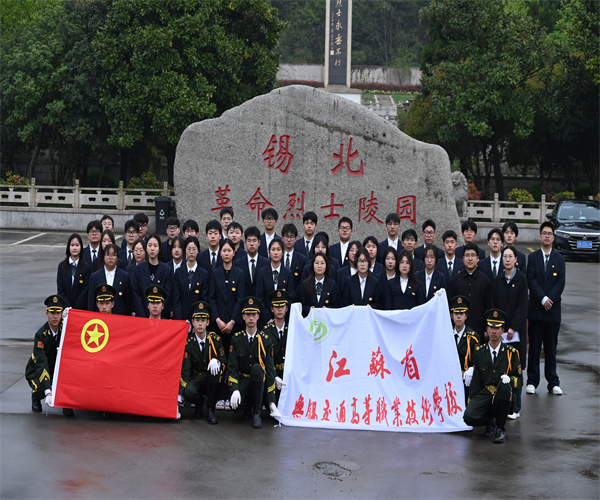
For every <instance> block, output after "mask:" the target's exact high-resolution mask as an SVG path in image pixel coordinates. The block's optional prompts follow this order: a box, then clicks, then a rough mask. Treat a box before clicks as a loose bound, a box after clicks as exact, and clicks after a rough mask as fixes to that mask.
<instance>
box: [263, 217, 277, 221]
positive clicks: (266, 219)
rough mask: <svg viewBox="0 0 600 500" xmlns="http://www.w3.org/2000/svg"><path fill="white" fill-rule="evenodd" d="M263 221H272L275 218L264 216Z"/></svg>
mask: <svg viewBox="0 0 600 500" xmlns="http://www.w3.org/2000/svg"><path fill="white" fill-rule="evenodd" d="M263 220H264V221H268V222H273V221H274V220H275V219H274V218H273V217H265V218H264V219H263Z"/></svg>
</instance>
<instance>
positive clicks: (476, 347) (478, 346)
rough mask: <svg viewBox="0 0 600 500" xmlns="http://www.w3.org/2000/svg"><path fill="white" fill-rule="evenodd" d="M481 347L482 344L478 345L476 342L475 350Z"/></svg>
mask: <svg viewBox="0 0 600 500" xmlns="http://www.w3.org/2000/svg"><path fill="white" fill-rule="evenodd" d="M482 347H483V346H482V345H479V344H477V345H476V346H475V350H476V351H479V349H481V348H482Z"/></svg>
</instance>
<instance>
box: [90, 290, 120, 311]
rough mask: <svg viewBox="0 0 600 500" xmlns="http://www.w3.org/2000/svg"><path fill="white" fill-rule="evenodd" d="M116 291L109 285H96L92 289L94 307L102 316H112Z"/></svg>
mask: <svg viewBox="0 0 600 500" xmlns="http://www.w3.org/2000/svg"><path fill="white" fill-rule="evenodd" d="M116 293H117V291H116V290H115V289H114V288H113V287H112V286H110V285H98V286H97V287H96V288H95V289H94V297H96V307H97V308H98V311H99V312H100V313H102V314H112V310H113V307H114V306H115V295H116Z"/></svg>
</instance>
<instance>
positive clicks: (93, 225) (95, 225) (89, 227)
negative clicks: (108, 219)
mask: <svg viewBox="0 0 600 500" xmlns="http://www.w3.org/2000/svg"><path fill="white" fill-rule="evenodd" d="M92 229H97V230H98V231H102V222H100V221H99V220H91V221H89V222H88V225H87V229H86V231H85V232H86V233H89V232H90V231H91V230H92Z"/></svg>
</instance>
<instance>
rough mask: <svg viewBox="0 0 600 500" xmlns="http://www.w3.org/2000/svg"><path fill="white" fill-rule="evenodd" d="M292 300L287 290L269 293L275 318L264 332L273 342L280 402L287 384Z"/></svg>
mask: <svg viewBox="0 0 600 500" xmlns="http://www.w3.org/2000/svg"><path fill="white" fill-rule="evenodd" d="M290 301H291V297H290V294H289V293H288V292H286V291H285V290H273V291H272V292H271V293H270V294H269V302H270V303H271V311H272V312H273V316H274V320H273V322H272V323H269V324H268V325H267V326H265V328H264V329H263V333H264V334H265V335H267V336H268V337H269V338H270V339H271V343H272V344H273V363H274V365H275V372H276V374H277V376H276V377H275V387H276V389H277V392H276V401H277V402H279V394H280V393H281V388H282V387H283V386H284V385H285V384H284V383H283V369H284V363H285V345H286V342H287V332H288V324H287V322H286V320H285V318H286V316H287V313H288V311H289V303H290Z"/></svg>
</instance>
